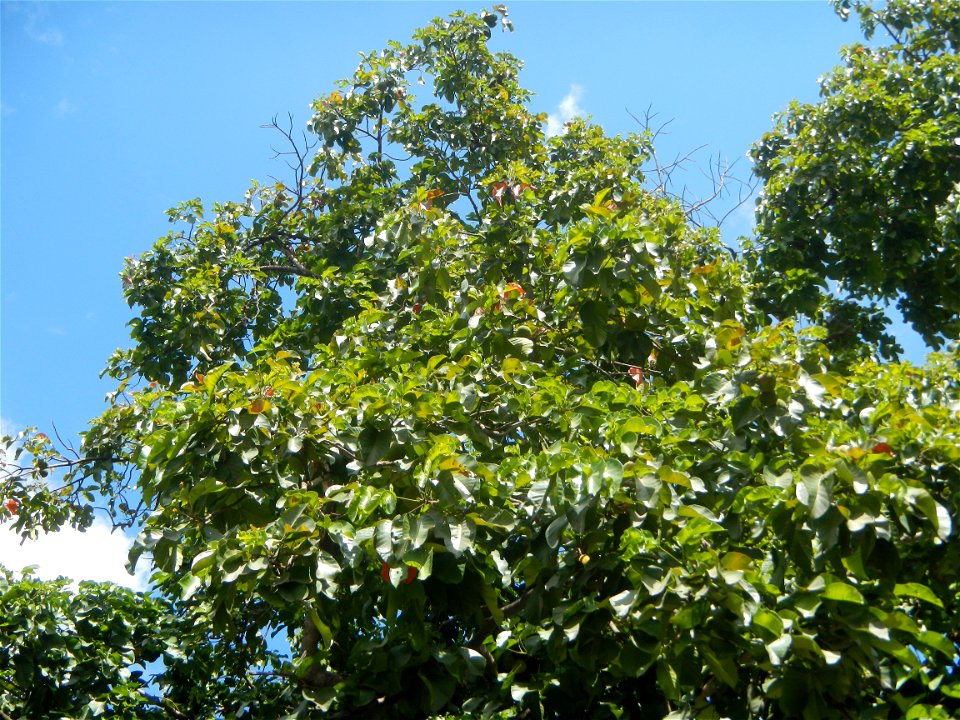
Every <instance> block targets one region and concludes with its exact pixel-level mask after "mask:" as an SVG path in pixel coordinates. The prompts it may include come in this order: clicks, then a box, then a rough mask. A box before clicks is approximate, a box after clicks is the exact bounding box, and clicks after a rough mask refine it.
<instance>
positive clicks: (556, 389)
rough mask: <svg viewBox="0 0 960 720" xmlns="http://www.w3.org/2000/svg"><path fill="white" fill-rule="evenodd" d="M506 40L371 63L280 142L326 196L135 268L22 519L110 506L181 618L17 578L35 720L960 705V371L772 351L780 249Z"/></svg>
mask: <svg viewBox="0 0 960 720" xmlns="http://www.w3.org/2000/svg"><path fill="white" fill-rule="evenodd" d="M893 5H894V4H893V3H891V7H893ZM944 7H947V5H946V4H945V5H944ZM944 13H946V10H944ZM950 17H952V16H950ZM498 25H502V26H504V27H506V28H509V27H510V24H509V19H508V17H507V14H506V10H505V9H504V8H502V7H499V8H495V9H494V10H493V11H489V12H482V13H479V14H464V13H457V14H455V15H453V16H451V17H450V18H448V19H437V20H435V21H434V22H433V23H431V24H430V25H429V26H427V27H426V28H424V29H423V30H420V31H418V32H417V33H416V34H415V35H414V37H413V40H412V41H411V42H410V43H409V44H405V45H404V44H400V43H390V44H389V45H388V46H387V47H386V48H385V49H384V50H382V51H379V52H375V53H370V54H368V55H365V56H363V57H362V61H361V64H360V66H359V67H358V69H357V71H356V73H355V74H354V75H353V77H352V78H349V79H347V80H345V81H343V82H342V83H340V84H339V86H338V88H337V89H336V90H334V91H333V92H331V93H330V94H328V95H325V96H323V97H321V98H319V99H318V100H316V101H315V102H314V104H313V110H314V114H313V117H312V119H311V120H310V122H309V131H310V133H311V136H310V137H311V138H312V139H311V140H310V141H306V140H305V141H304V142H299V140H298V137H297V136H295V135H294V133H293V132H292V130H291V129H288V128H286V126H283V125H278V128H279V129H280V131H281V133H282V134H283V135H284V136H285V138H286V140H287V141H289V143H290V145H289V148H290V149H289V153H288V154H287V155H286V157H287V158H288V159H289V160H290V168H291V169H290V173H291V177H290V178H289V179H288V180H287V181H276V182H275V183H274V184H270V185H256V184H255V185H254V186H253V187H251V189H250V190H249V191H248V192H247V194H246V195H245V197H244V198H243V200H242V201H238V202H223V203H215V204H213V205H212V206H209V207H207V206H205V205H203V204H202V203H201V201H200V200H192V201H189V202H185V203H183V204H181V205H180V206H178V207H177V208H175V209H173V210H171V211H170V219H171V221H173V222H174V223H176V228H175V229H174V230H172V231H171V232H170V233H169V234H167V235H166V236H165V237H163V238H161V239H160V240H159V241H158V242H157V243H156V244H155V245H154V246H153V248H152V249H151V250H150V251H149V252H147V253H145V254H143V255H142V256H140V257H139V258H130V259H128V261H127V262H126V264H125V267H124V271H123V274H122V280H123V285H124V293H125V295H126V297H127V299H128V301H129V303H130V305H131V307H132V308H134V309H135V311H136V317H135V318H134V319H133V321H132V322H131V337H132V340H133V344H132V347H131V348H130V349H128V350H123V351H118V352H117V353H116V354H115V355H114V356H113V357H112V358H111V360H110V361H109V363H108V367H107V370H106V372H107V373H108V374H109V375H110V376H111V377H112V378H114V379H115V381H116V382H117V390H116V392H115V393H113V394H112V395H111V396H110V398H109V403H108V407H107V409H106V410H105V411H104V412H103V413H102V414H101V415H100V416H99V417H98V418H96V419H95V420H94V421H92V422H91V424H90V427H89V428H88V430H87V431H86V433H85V434H84V436H83V444H82V447H81V449H80V452H79V455H78V456H77V457H73V456H70V455H69V454H67V453H64V452H63V449H62V448H60V447H59V446H58V445H57V444H55V443H53V442H52V441H51V440H50V439H49V438H48V437H47V436H46V435H44V434H42V433H40V434H35V433H28V434H27V435H25V436H24V437H22V438H21V442H22V444H21V445H20V446H19V448H18V449H17V451H16V452H22V453H26V455H27V456H29V457H28V460H27V461H25V462H24V467H22V468H20V467H18V466H16V465H15V464H11V465H10V466H8V468H7V469H6V471H5V474H4V475H3V476H2V478H0V494H2V496H3V497H4V498H8V501H7V506H6V511H5V513H6V516H7V518H8V519H9V520H10V521H12V522H14V523H15V527H16V528H17V529H18V530H20V531H22V532H23V533H25V534H29V533H31V532H35V531H36V529H37V528H40V527H56V526H58V525H60V524H63V523H65V522H71V523H74V524H77V525H80V526H83V525H85V524H89V522H90V521H91V519H92V517H93V506H94V504H106V506H107V507H108V508H109V511H110V513H111V517H112V518H113V520H114V522H115V523H116V524H117V525H118V526H124V527H134V528H136V529H137V530H138V531H139V536H138V538H137V540H136V543H135V545H134V548H133V550H132V552H131V557H130V561H131V565H136V564H137V563H142V562H149V563H150V566H151V568H152V569H153V571H154V572H153V575H152V584H153V590H152V591H151V592H150V593H145V594H136V593H131V592H128V591H122V590H119V589H117V588H113V587H111V586H97V585H93V584H83V585H81V586H80V588H79V589H78V590H77V591H74V592H71V591H68V589H67V588H66V586H65V584H64V583H63V582H61V583H53V584H45V583H39V582H37V581H36V580H35V579H32V578H30V577H29V576H28V577H19V576H15V575H13V574H11V573H5V574H4V575H3V577H2V578H0V598H2V601H3V606H4V616H3V618H2V619H0V638H2V639H3V640H4V642H2V643H0V688H2V689H3V692H2V693H0V711H2V712H3V713H6V714H7V715H13V716H18V715H25V716H28V717H34V718H55V717H64V716H76V717H97V716H100V715H108V716H111V717H131V718H133V717H137V718H142V717H158V718H159V717H173V718H214V717H217V718H219V717H237V718H244V717H249V718H261V717H271V718H272V717H284V716H285V717H291V718H310V717H351V718H352V717H371V718H415V717H443V716H449V717H455V716H456V717H461V716H469V717H474V716H476V717H500V718H509V717H517V718H521V717H523V718H527V717H529V718H533V717H542V718H549V717H567V716H570V717H591V718H626V717H657V718H663V717H669V718H672V719H673V720H678V719H679V718H693V717H697V718H721V717H731V718H747V717H755V718H780V717H804V718H828V717H837V718H849V717H876V718H913V717H934V718H949V717H951V716H953V715H954V714H955V713H956V712H957V711H958V710H960V678H958V677H957V674H956V672H955V670H954V667H953V663H954V662H955V660H956V658H957V645H956V642H955V641H956V640H957V637H956V622H955V618H956V617H957V615H958V613H960V549H958V545H957V543H956V542H955V528H956V525H957V523H958V522H960V498H958V486H960V368H958V363H957V359H958V358H957V355H956V352H955V350H952V351H951V352H950V353H945V354H942V355H934V356H931V358H930V360H929V361H928V363H927V364H926V365H924V366H922V367H913V366H911V365H909V364H906V363H902V364H901V363H881V362H880V361H879V360H878V358H877V357H876V356H877V350H876V347H875V346H872V345H870V344H869V338H868V339H863V338H861V339H859V340H857V342H858V343H860V344H859V345H857V346H856V347H855V352H853V353H852V354H851V353H847V352H844V353H840V354H836V353H835V352H834V351H833V345H832V344H831V342H830V330H828V329H827V328H825V327H822V326H819V325H815V324H810V323H809V322H802V321H801V319H799V318H798V317H796V313H797V312H799V309H798V308H794V306H791V305H785V306H784V307H785V308H788V310H785V311H783V312H781V313H779V314H778V317H777V320H776V321H774V322H771V321H770V310H769V307H770V306H769V297H770V295H769V293H768V292H767V291H766V290H765V288H764V285H763V283H765V282H767V281H766V280H764V278H766V277H768V275H764V273H765V272H767V271H768V270H769V269H771V268H774V267H775V265H773V264H772V263H773V262H774V261H775V260H776V258H774V260H770V261H769V262H770V263H771V264H770V265H767V264H766V262H767V261H759V260H756V259H752V260H751V261H750V262H743V261H742V259H741V258H739V257H738V256H737V254H736V253H732V252H731V251H730V250H729V249H728V248H727V247H726V246H725V245H724V244H723V243H722V242H721V240H720V236H719V232H718V230H717V229H716V228H701V227H699V226H697V225H696V224H694V223H691V222H689V220H688V218H687V217H686V215H685V213H684V207H683V206H682V204H681V203H680V202H679V201H678V200H677V199H676V198H673V197H671V196H669V195H668V194H665V193H663V192H662V191H661V190H660V186H659V185H657V184H656V183H654V182H651V181H650V179H649V178H648V175H649V172H648V171H649V163H650V162H651V159H652V152H651V151H652V145H651V143H652V135H651V134H650V133H639V134H635V135H629V136H617V137H609V136H608V135H607V134H606V133H605V132H604V131H603V129H602V128H600V127H598V126H595V125H592V124H590V123H589V122H587V121H584V120H575V121H573V122H571V123H570V124H569V125H568V126H567V128H566V129H565V132H564V133H563V134H562V135H559V136H557V137H552V138H546V137H545V136H544V132H543V127H542V126H543V121H544V118H543V117H541V116H537V115H535V114H533V113H532V112H531V111H530V110H529V107H528V101H529V98H530V93H529V92H528V91H527V90H525V89H523V88H522V87H520V85H519V84H518V79H517V74H518V70H519V68H520V62H519V61H518V60H517V59H516V58H514V57H512V56H510V55H507V54H493V53H491V51H490V50H489V48H488V45H487V41H488V39H489V38H490V35H491V32H492V30H493V29H495V28H496V27H497V26H498ZM853 55H856V53H853ZM851 57H852V55H851ZM420 86H423V90H422V92H423V93H424V94H423V96H421V97H418V96H417V95H416V93H417V92H421V91H420ZM826 103H828V101H825V104H826ZM835 122H840V120H836V121H835ZM764 143H765V144H766V145H769V146H771V147H773V146H774V145H775V143H774V141H773V140H772V139H769V138H768V139H766V140H764ZM841 149H842V148H841ZM761 162H762V161H761ZM811 162H812V160H811ZM939 180H942V178H939V179H938V180H937V181H938V182H939ZM778 182H780V181H775V180H773V179H771V180H769V181H768V188H769V192H768V194H767V196H765V199H764V204H763V206H762V209H761V217H762V218H769V217H773V215H772V213H773V212H774V211H773V210H771V207H772V205H771V204H772V203H773V202H774V199H775V198H776V197H778V195H777V192H776V188H777V187H780V185H778V184H777V183H778ZM931 182H934V181H933V180H931ZM914 191H915V186H914V185H911V186H908V187H906V188H904V189H903V195H904V203H912V202H915V201H916V197H915V194H911V193H914ZM791 202H792V203H794V204H798V203H799V201H796V200H791ZM782 212H783V213H788V212H789V213H792V212H793V205H789V206H786V207H785V208H784V209H783V211H782ZM762 227H764V228H766V227H767V226H766V225H763V224H762ZM765 232H767V230H765ZM829 232H830V233H831V234H832V233H833V232H834V231H833V230H832V229H831V230H829ZM891 232H892V231H891ZM764 237H767V236H764ZM920 245H921V246H922V243H921V244H920ZM797 268H798V271H803V268H802V265H801V264H800V263H798V264H797ZM787 302H789V297H788V298H787ZM950 327H952V326H950V325H949V324H941V325H939V326H938V328H939V329H940V330H941V331H943V332H947V331H949V328H950ZM51 478H55V482H54V481H51ZM279 645H283V647H288V648H289V652H283V651H281V650H278V646H279Z"/></svg>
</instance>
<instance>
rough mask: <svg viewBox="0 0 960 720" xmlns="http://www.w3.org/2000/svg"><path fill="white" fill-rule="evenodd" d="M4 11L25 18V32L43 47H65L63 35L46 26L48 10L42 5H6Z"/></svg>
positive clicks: (55, 29) (57, 30)
mask: <svg viewBox="0 0 960 720" xmlns="http://www.w3.org/2000/svg"><path fill="white" fill-rule="evenodd" d="M4 10H5V11H7V12H9V13H11V14H15V15H21V16H22V17H23V32H24V33H25V34H26V36H27V37H28V38H30V39H31V40H33V41H34V42H36V43H40V44H41V45H51V46H58V45H63V33H62V32H60V30H59V29H58V28H56V27H53V26H50V25H47V24H46V17H47V8H45V7H44V6H43V5H42V4H40V3H4Z"/></svg>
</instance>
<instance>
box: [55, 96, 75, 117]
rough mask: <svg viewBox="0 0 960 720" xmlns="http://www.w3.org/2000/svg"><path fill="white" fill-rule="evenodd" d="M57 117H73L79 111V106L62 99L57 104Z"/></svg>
mask: <svg viewBox="0 0 960 720" xmlns="http://www.w3.org/2000/svg"><path fill="white" fill-rule="evenodd" d="M56 110H57V115H72V114H73V113H75V112H76V111H77V106H76V105H75V104H74V103H72V102H70V101H69V100H67V98H62V99H61V100H60V102H58V103H57V107H56Z"/></svg>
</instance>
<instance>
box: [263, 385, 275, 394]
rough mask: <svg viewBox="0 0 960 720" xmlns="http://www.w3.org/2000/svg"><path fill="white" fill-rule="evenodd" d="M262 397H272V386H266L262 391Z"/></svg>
mask: <svg viewBox="0 0 960 720" xmlns="http://www.w3.org/2000/svg"><path fill="white" fill-rule="evenodd" d="M263 396H264V397H273V388H272V387H269V386H267V389H266V390H264V391H263Z"/></svg>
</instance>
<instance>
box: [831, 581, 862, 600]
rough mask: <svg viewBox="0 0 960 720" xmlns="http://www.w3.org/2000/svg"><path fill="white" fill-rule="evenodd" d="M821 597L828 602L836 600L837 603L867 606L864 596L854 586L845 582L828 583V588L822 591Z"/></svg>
mask: <svg viewBox="0 0 960 720" xmlns="http://www.w3.org/2000/svg"><path fill="white" fill-rule="evenodd" d="M820 596H821V597H823V598H824V599H826V600H836V601H837V602H845V603H856V604H857V605H863V604H865V602H866V601H865V600H864V599H863V595H861V594H860V591H859V590H857V589H856V588H855V587H853V585H848V584H847V583H845V582H832V583H827V585H826V587H824V588H823V590H821V591H820Z"/></svg>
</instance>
